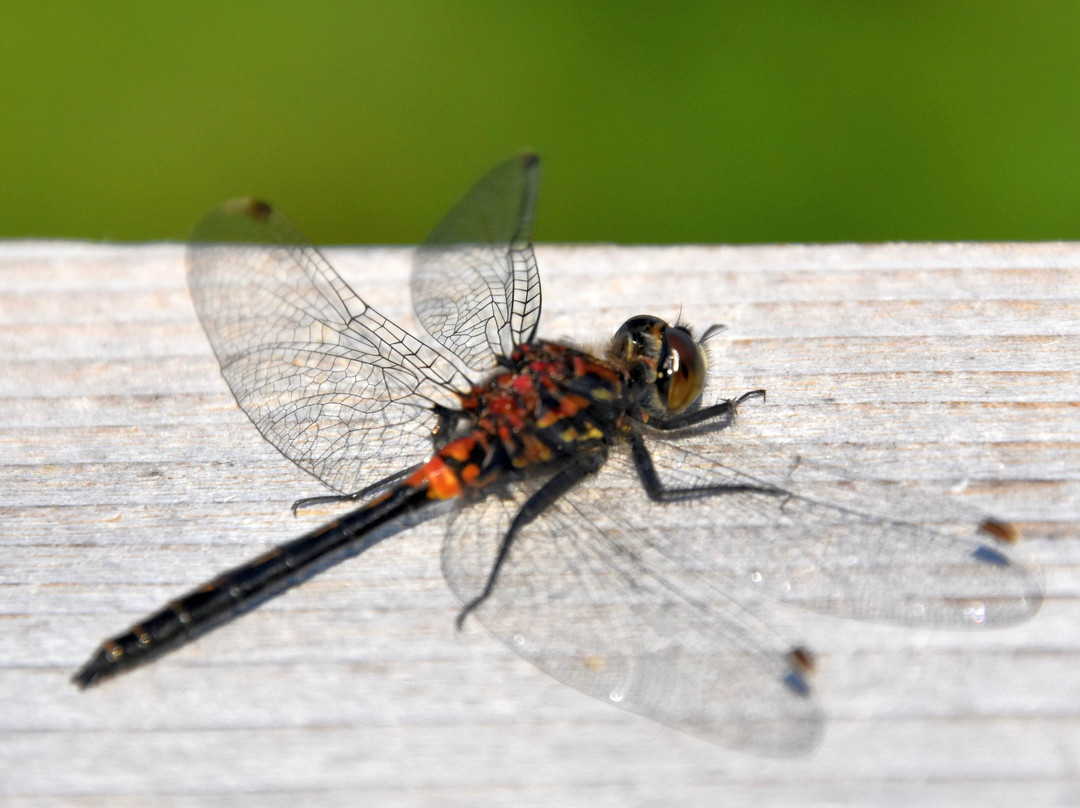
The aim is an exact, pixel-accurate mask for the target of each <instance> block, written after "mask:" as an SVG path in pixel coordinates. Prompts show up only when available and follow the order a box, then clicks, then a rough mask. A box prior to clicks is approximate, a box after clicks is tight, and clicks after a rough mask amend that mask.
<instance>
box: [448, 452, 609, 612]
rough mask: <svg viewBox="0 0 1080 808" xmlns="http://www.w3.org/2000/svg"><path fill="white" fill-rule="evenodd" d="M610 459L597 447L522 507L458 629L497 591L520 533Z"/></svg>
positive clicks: (549, 482) (465, 610) (559, 474)
mask: <svg viewBox="0 0 1080 808" xmlns="http://www.w3.org/2000/svg"><path fill="white" fill-rule="evenodd" d="M606 459H607V447H606V446H604V445H603V444H597V446H596V447H595V448H593V449H590V450H589V451H587V452H585V453H583V454H580V455H577V456H575V457H574V458H573V459H572V460H571V461H570V462H569V464H568V465H566V466H564V467H563V468H562V469H561V470H560V471H559V472H558V473H557V474H555V475H554V476H553V477H552V478H551V479H550V480H548V481H547V482H546V483H544V485H543V486H542V487H541V488H540V490H539V491H536V492H535V493H534V494H533V495H532V496H530V497H529V498H528V499H527V500H526V501H525V504H524V505H522V506H521V510H520V511H518V512H517V516H515V517H514V521H513V522H511V524H510V529H509V530H507V531H506V535H505V536H503V539H502V543H501V544H500V545H499V552H498V554H497V555H496V556H495V563H494V564H492V566H491V572H490V573H488V579H487V583H486V584H485V585H484V589H483V591H482V592H481V593H480V594H479V595H477V596H476V597H475V598H473V599H472V600H470V601H469V602H468V603H466V604H465V606H464V607H463V608H462V610H461V611H460V612H458V616H457V627H458V629H460V628H461V627H462V626H463V625H464V623H465V618H466V617H468V616H469V615H470V614H471V613H472V612H473V611H474V610H475V609H477V608H478V607H479V606H480V605H481V604H482V603H483V602H484V601H485V600H487V599H488V597H490V595H491V593H492V592H494V591H495V583H496V581H497V580H498V578H499V571H500V570H501V569H502V566H503V563H504V562H505V561H506V559H507V558H508V557H509V555H510V547H511V546H512V545H513V543H514V539H515V537H516V536H517V534H518V532H519V531H520V530H521V529H522V528H523V527H525V526H526V525H528V524H529V523H530V522H532V521H533V520H534V519H535V518H536V517H538V516H539V515H540V514H541V513H543V512H544V511H545V510H546V509H547V508H548V507H549V506H550V505H551V504H552V503H554V502H555V501H556V500H557V499H558V498H559V497H561V496H562V495H563V494H565V493H566V492H567V491H569V490H570V489H571V488H573V487H574V485H576V484H577V483H578V482H580V481H581V480H582V479H583V478H585V477H587V476H588V475H590V474H592V473H594V472H595V471H596V470H597V469H599V468H600V466H602V465H603V464H604V460H606Z"/></svg>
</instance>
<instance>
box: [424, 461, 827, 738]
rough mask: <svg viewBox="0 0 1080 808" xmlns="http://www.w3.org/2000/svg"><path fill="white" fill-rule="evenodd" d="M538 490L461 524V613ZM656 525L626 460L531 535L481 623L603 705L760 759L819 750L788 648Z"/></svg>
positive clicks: (816, 726)
mask: <svg viewBox="0 0 1080 808" xmlns="http://www.w3.org/2000/svg"><path fill="white" fill-rule="evenodd" d="M538 484H539V480H529V481H526V482H524V483H522V484H520V485H515V486H512V487H511V488H510V490H509V492H508V493H507V494H506V495H505V496H501V497H500V496H489V497H488V498H486V499H484V500H483V501H482V502H479V503H476V504H475V505H472V506H470V507H469V508H465V509H463V510H462V511H460V512H459V513H458V514H457V515H456V516H455V518H454V519H453V521H452V523H451V525H450V528H449V531H448V534H447V539H446V543H445V545H444V548H443V572H444V574H445V577H446V579H447V582H448V583H449V584H450V587H451V589H452V590H453V591H454V593H455V594H456V595H457V597H458V598H460V599H461V601H462V602H463V603H464V602H468V601H470V600H471V599H472V598H473V597H475V596H476V595H477V594H478V593H479V592H481V591H482V590H483V588H484V585H485V583H486V581H487V577H488V575H489V573H490V571H491V567H492V564H493V561H494V558H495V554H496V551H497V549H498V546H499V542H500V539H501V537H502V535H503V534H504V533H505V531H506V530H507V528H508V527H509V525H510V522H511V520H512V519H513V517H514V515H515V514H516V513H517V511H518V510H519V509H520V507H521V505H522V504H523V503H524V501H525V500H526V499H527V498H528V496H529V494H530V493H531V492H532V491H533V490H535V488H536V487H537V485H538ZM616 496H617V497H619V498H613V497H616ZM655 515H656V514H654V513H650V510H649V508H648V507H647V505H646V501H645V497H644V494H643V493H642V492H641V490H640V485H639V484H638V483H637V480H636V473H635V471H634V469H633V467H632V465H631V463H630V460H629V458H628V457H627V455H626V452H625V450H624V449H622V448H621V447H616V448H615V449H614V450H613V451H612V456H611V457H610V458H609V460H608V462H607V463H606V464H605V465H604V467H603V468H602V469H601V470H600V471H599V472H598V474H597V475H596V477H595V478H589V479H588V481H587V482H585V483H583V484H582V486H580V487H578V488H576V489H574V490H572V491H571V492H570V493H569V494H567V495H565V496H564V497H562V498H561V499H559V500H558V501H556V502H555V503H554V504H553V505H552V506H550V507H549V508H548V509H547V510H546V511H544V513H543V514H542V515H541V516H540V517H539V518H537V519H536V520H535V521H533V522H532V523H531V524H529V525H528V526H526V527H525V528H524V529H523V530H522V531H521V533H520V534H519V536H518V538H517V540H516V541H515V543H514V544H513V545H512V547H511V550H510V554H509V557H508V558H507V559H506V561H505V562H504V565H503V567H502V570H501V572H500V575H499V579H498V582H497V584H496V586H495V589H494V592H493V593H492V595H491V596H490V597H489V598H488V599H487V600H486V601H484V602H483V603H482V604H481V605H480V606H479V607H478V608H477V609H476V611H474V612H473V614H475V615H476V617H477V618H478V619H479V620H480V622H481V623H483V625H484V626H485V627H486V628H487V629H488V631H489V632H491V634H493V635H494V636H495V637H496V638H498V639H499V640H500V641H501V642H503V643H504V644H506V645H507V646H508V647H509V648H510V649H512V650H513V651H515V652H516V653H518V654H520V655H521V656H523V657H524V658H525V659H527V660H529V661H530V662H532V663H533V664H534V665H536V666H537V667H539V668H540V669H541V670H543V671H544V672H546V673H548V674H550V675H551V676H553V677H555V678H556V679H558V680H559V681H561V682H564V683H566V684H568V685H571V686H572V687H575V688H577V689H578V690H580V691H582V692H583V693H587V694H588V695H590V696H594V697H595V698H598V699H600V700H602V701H605V702H608V703H611V704H615V705H617V706H620V707H623V708H625V709H628V710H631V711H633V712H636V713H639V714H641V715H645V716H648V717H649V718H652V719H654V720H656V721H660V722H662V723H665V724H668V725H670V726H674V727H676V728H678V729H681V730H683V731H685V732H689V733H691V734H695V735H699V736H702V737H705V738H707V739H709V740H711V741H714V742H716V743H721V744H723V745H726V746H731V747H735V748H740V749H744V750H746V751H750V752H754V753H757V754H763V755H774V756H790V755H797V754H802V753H805V752H807V751H809V750H811V749H813V748H814V747H815V746H816V745H817V743H818V741H819V739H820V735H821V730H822V717H821V713H820V710H819V708H818V706H817V704H816V702H815V701H814V699H813V698H812V697H811V696H810V693H809V688H808V686H807V684H806V682H805V680H804V679H803V676H802V673H801V672H800V670H799V668H798V666H797V665H796V664H795V663H794V662H793V660H792V656H791V651H792V649H791V648H790V646H789V645H787V644H786V643H785V642H784V641H783V640H782V639H781V638H780V637H778V636H777V635H776V634H774V633H773V632H772V631H771V630H770V629H768V628H767V627H766V626H765V625H764V624H763V623H761V622H760V621H758V620H757V619H755V618H754V616H753V615H752V614H751V613H750V612H749V611H747V610H746V609H745V608H744V607H743V606H742V605H740V604H739V603H738V602H736V601H734V600H732V599H730V598H728V597H727V596H726V595H725V593H724V592H723V591H722V589H721V588H720V587H718V586H716V582H715V581H714V580H712V579H711V576H710V571H709V570H708V569H707V568H705V567H702V566H700V565H698V564H697V563H696V562H695V561H694V560H693V559H690V558H688V557H687V556H686V555H685V554H684V553H682V552H681V551H678V552H676V551H677V550H679V548H680V547H681V545H682V543H683V541H684V539H685V537H684V536H682V535H678V536H676V535H666V534H665V535H660V536H656V535H654V533H653V531H652V530H651V529H650V526H649V525H648V523H647V520H649V519H650V518H651V517H653V516H655ZM677 518H678V517H677V516H676V517H675V519H676V520H677ZM679 525H680V523H679V522H677V521H672V522H670V523H669V525H668V527H669V528H670V529H671V530H676V529H679Z"/></svg>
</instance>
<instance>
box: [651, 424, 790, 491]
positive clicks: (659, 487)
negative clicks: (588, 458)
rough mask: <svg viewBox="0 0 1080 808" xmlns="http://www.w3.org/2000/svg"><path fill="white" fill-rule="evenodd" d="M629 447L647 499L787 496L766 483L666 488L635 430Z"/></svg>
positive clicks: (779, 489) (780, 489)
mask: <svg viewBox="0 0 1080 808" xmlns="http://www.w3.org/2000/svg"><path fill="white" fill-rule="evenodd" d="M630 449H631V455H632V456H633V458H634V466H635V467H636V468H637V473H638V477H639V478H640V479H641V485H642V486H643V487H644V489H645V493H646V494H648V495H649V499H651V500H654V501H655V502H673V501H676V500H682V499H694V498H697V497H706V496H712V495H713V494H721V493H730V492H733V491H755V492H757V493H760V494H772V495H774V496H788V492H787V491H785V490H783V489H782V488H773V487H772V486H768V485H750V484H746V485H740V484H732V483H724V484H721V485H700V486H690V487H687V488H666V487H665V486H664V484H663V483H662V482H661V481H660V477H659V475H658V474H657V473H656V467H655V466H654V465H653V461H652V455H650V454H649V449H648V447H647V446H646V445H645V439H644V438H642V437H641V435H639V434H638V433H636V432H631V433H630Z"/></svg>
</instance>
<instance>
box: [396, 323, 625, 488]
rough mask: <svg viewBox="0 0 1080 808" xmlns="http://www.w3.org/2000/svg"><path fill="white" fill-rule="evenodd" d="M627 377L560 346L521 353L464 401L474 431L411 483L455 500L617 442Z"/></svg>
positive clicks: (455, 440) (467, 420)
mask: <svg viewBox="0 0 1080 808" xmlns="http://www.w3.org/2000/svg"><path fill="white" fill-rule="evenodd" d="M626 383H627V379H626V374H625V372H623V371H621V370H620V369H619V368H618V367H617V366H616V365H614V364H612V363H611V362H608V361H605V360H602V359H598V358H597V357H595V356H592V355H591V354H588V353H585V352H583V351H579V350H576V349H574V348H570V347H567V346H565V345H560V344H558V343H552V342H535V343H530V344H527V345H522V346H519V347H518V348H516V349H515V350H514V352H513V353H512V354H511V355H510V356H509V357H506V359H505V363H504V367H503V368H502V369H500V370H498V371H497V372H495V373H493V374H492V375H490V376H489V377H488V378H487V379H485V380H484V381H483V382H481V383H480V384H478V385H475V386H474V387H473V388H472V390H470V391H469V392H468V393H466V394H464V395H462V396H461V413H462V415H463V416H464V418H463V419H462V423H465V424H468V430H467V431H466V432H465V433H464V434H461V435H460V436H459V437H456V438H453V439H451V440H450V441H449V442H448V443H447V444H446V445H445V446H443V447H442V448H440V449H439V450H438V451H437V452H436V454H435V455H434V456H433V457H432V458H431V460H429V461H428V462H427V463H425V464H424V465H423V466H421V467H420V468H419V469H417V471H416V472H415V473H414V474H413V475H412V476H411V477H410V478H409V479H408V480H407V481H406V485H409V486H412V487H419V486H422V485H426V486H427V488H428V496H429V497H431V498H433V499H448V498H450V497H454V496H457V495H458V494H460V493H461V491H462V489H463V488H465V487H480V486H483V485H486V484H487V483H489V482H491V481H492V480H494V479H495V478H496V477H498V476H499V475H500V474H501V473H502V472H504V471H507V470H509V469H524V468H527V467H529V466H534V465H539V464H542V463H547V462H550V461H553V460H557V459H559V458H563V457H567V456H570V455H573V454H577V453H579V452H582V451H585V450H587V449H588V448H589V447H590V446H592V445H595V444H597V443H602V442H609V441H611V440H612V439H613V438H614V437H615V435H617V434H618V433H619V431H620V430H621V429H622V428H623V422H624V419H625V416H626V413H627V412H628V410H630V409H631V408H632V407H633V404H632V402H631V401H630V400H629V399H628V397H627V396H626V394H625V393H626Z"/></svg>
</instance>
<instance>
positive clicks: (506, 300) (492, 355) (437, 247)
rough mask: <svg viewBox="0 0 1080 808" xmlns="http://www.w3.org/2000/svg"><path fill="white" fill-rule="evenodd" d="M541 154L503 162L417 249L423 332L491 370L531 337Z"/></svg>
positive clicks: (416, 294) (536, 302)
mask: <svg viewBox="0 0 1080 808" xmlns="http://www.w3.org/2000/svg"><path fill="white" fill-rule="evenodd" d="M539 173H540V160H539V158H538V157H537V156H536V155H534V154H525V155H521V156H519V157H515V158H514V159H511V160H508V161H506V162H504V163H500V164H499V165H498V166H496V167H495V168H494V169H492V170H491V171H490V172H489V173H488V174H487V175H486V176H484V178H483V179H481V180H480V181H479V182H478V183H477V184H476V185H475V186H473V188H472V189H471V190H470V191H469V192H468V193H467V194H466V195H465V197H464V198H463V199H462V200H461V201H460V202H458V204H457V205H455V206H454V208H453V209H452V210H451V211H450V212H449V213H448V214H447V215H446V217H445V218H444V219H443V220H442V221H441V222H440V223H439V225H438V226H437V227H436V228H435V229H434V231H432V233H431V235H430V236H429V237H428V239H427V241H425V242H424V244H423V245H422V246H421V247H420V248H419V249H418V250H417V253H416V257H415V259H414V262H413V271H412V281H411V291H412V300H413V308H414V309H415V311H416V316H417V318H418V319H419V320H420V322H421V323H422V324H423V326H424V328H425V329H427V331H428V333H429V334H431V336H432V337H433V338H434V339H435V340H436V341H437V342H439V343H440V344H441V345H443V346H444V347H445V348H447V349H448V350H449V351H451V352H452V353H454V354H455V355H456V356H458V357H460V358H461V360H462V361H463V362H464V363H465V364H466V366H468V367H470V368H472V369H474V370H477V371H486V370H490V369H491V368H492V367H493V365H494V363H495V359H496V357H498V356H506V355H508V354H509V353H510V351H511V350H512V349H513V347H514V346H515V345H518V344H521V343H522V342H528V341H530V340H531V339H532V337H533V335H534V334H535V332H536V325H537V322H538V321H539V319H540V275H539V273H538V271H537V268H536V258H535V257H534V256H533V249H532V244H531V238H532V223H533V214H534V212H535V209H536V195H537V188H538V182H539Z"/></svg>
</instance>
